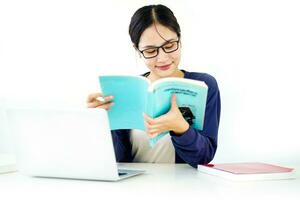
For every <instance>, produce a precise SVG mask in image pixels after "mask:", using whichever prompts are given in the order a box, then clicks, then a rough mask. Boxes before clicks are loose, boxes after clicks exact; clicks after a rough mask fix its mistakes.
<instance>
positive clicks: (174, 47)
mask: <svg viewBox="0 0 300 200" xmlns="http://www.w3.org/2000/svg"><path fill="white" fill-rule="evenodd" d="M163 49H164V50H165V52H166V53H171V52H173V51H176V50H177V49H178V42H177V41H174V42H169V43H167V44H165V45H164V46H163Z"/></svg>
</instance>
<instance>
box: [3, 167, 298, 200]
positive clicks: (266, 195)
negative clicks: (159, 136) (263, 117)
mask: <svg viewBox="0 0 300 200" xmlns="http://www.w3.org/2000/svg"><path fill="white" fill-rule="evenodd" d="M120 166H121V167H126V168H131V169H134V168H135V169H145V170H146V171H147V173H146V174H143V175H139V176H136V177H132V178H129V179H125V180H122V181H120V182H101V181H85V180H68V179H53V178H36V177H27V176H24V175H21V174H20V173H18V172H16V173H8V174H2V175H0V199H3V200H4V199H29V200H34V199H39V200H44V199H52V200H56V199H65V200H67V199H87V200H90V199H98V200H100V199H107V198H108V197H111V198H113V199H140V200H145V199H151V200H157V199H162V198H164V199H174V198H175V199H184V200H186V199H187V200H188V199H190V200H192V199H207V198H209V199H219V200H220V199H224V198H226V199H239V200H240V199H272V200H273V199H300V179H299V173H298V174H297V175H298V178H297V179H295V180H276V181H252V182H232V181H227V180H224V179H222V178H219V177H214V176H210V175H206V174H202V173H200V172H198V171H197V170H196V169H194V168H192V167H190V166H188V165H186V164H176V165H174V164H137V163H124V164H120ZM297 170H298V171H299V168H297ZM4 197H5V198H4ZM109 199H110V198H109Z"/></svg>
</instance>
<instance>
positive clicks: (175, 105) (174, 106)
mask: <svg viewBox="0 0 300 200" xmlns="http://www.w3.org/2000/svg"><path fill="white" fill-rule="evenodd" d="M176 107H177V103H176V95H175V94H173V95H172V98H171V109H174V108H176Z"/></svg>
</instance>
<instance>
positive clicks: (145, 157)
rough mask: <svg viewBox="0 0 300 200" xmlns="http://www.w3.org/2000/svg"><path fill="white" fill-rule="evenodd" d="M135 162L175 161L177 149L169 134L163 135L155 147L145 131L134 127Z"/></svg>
mask: <svg viewBox="0 0 300 200" xmlns="http://www.w3.org/2000/svg"><path fill="white" fill-rule="evenodd" d="M130 141H131V143H132V155H133V162H145V163H175V149H174V146H173V143H172V140H171V136H170V135H169V134H167V135H165V136H164V137H162V138H161V139H160V140H159V141H158V142H157V143H156V145H155V146H154V147H152V148H151V146H150V144H149V136H148V134H147V133H146V132H145V131H142V130H136V129H133V130H131V132H130Z"/></svg>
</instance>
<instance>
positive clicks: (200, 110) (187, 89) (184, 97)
mask: <svg viewBox="0 0 300 200" xmlns="http://www.w3.org/2000/svg"><path fill="white" fill-rule="evenodd" d="M178 79H180V78H178ZM181 80H186V79H181ZM181 80H180V81H178V80H176V78H172V79H169V80H167V81H162V82H160V83H159V84H156V85H154V86H153V102H154V103H153V104H154V105H153V107H154V108H153V109H154V116H155V117H158V116H161V115H163V114H165V113H167V112H168V111H169V109H170V107H171V96H172V94H175V95H176V99H177V105H178V107H179V109H180V111H181V113H182V115H183V117H184V118H185V119H186V121H187V122H188V123H189V124H190V125H191V126H192V127H194V128H196V129H199V130H202V129H203V123H204V114H205V107H206V98H207V91H208V88H207V86H206V84H205V83H204V82H201V81H196V80H188V81H181ZM197 82H199V84H198V83H197ZM194 83H196V84H194Z"/></svg>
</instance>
